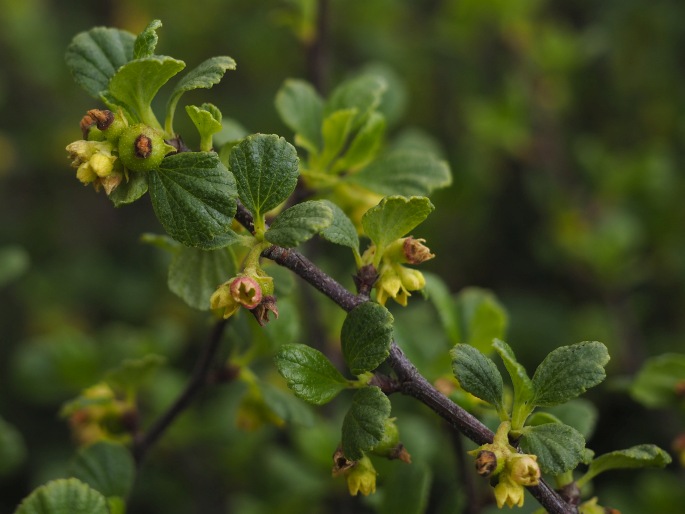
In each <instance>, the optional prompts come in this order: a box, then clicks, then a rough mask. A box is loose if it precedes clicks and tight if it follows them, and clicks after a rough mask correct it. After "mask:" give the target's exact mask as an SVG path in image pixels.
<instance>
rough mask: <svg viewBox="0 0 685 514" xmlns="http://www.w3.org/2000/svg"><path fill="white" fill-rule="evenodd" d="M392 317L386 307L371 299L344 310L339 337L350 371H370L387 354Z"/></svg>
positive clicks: (391, 334)
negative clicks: (345, 312) (346, 311)
mask: <svg viewBox="0 0 685 514" xmlns="http://www.w3.org/2000/svg"><path fill="white" fill-rule="evenodd" d="M393 321H394V319H393V317H392V314H390V311H389V310H388V309H386V308H385V307H383V306H382V305H379V304H377V303H373V302H364V303H362V304H361V305H358V306H357V307H355V308H354V309H352V310H351V311H350V312H349V313H348V314H347V317H346V318H345V321H344V322H343V326H342V333H341V335H340V339H341V342H342V352H343V356H344V357H345V362H347V365H348V367H349V368H350V371H352V373H353V374H355V375H361V374H362V373H366V372H367V371H373V370H374V369H376V368H377V367H378V366H380V364H381V363H382V362H383V361H385V359H387V358H388V355H390V343H391V342H392V337H393V328H392V324H393Z"/></svg>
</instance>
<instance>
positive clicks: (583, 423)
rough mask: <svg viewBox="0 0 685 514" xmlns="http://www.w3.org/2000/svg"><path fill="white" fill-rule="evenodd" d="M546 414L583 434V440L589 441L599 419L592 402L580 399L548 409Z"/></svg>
mask: <svg viewBox="0 0 685 514" xmlns="http://www.w3.org/2000/svg"><path fill="white" fill-rule="evenodd" d="M548 412H549V413H550V414H552V415H553V416H555V417H556V418H558V419H559V421H561V422H562V423H564V424H566V425H569V426H572V427H573V428H575V429H576V430H577V431H578V432H580V433H581V434H583V437H584V438H585V439H589V438H590V436H591V435H592V433H593V432H594V430H595V424H596V423H597V418H598V417H599V413H598V412H597V407H595V405H594V404H593V403H592V402H589V401H588V400H585V399H582V398H576V399H574V400H571V401H570V402H566V403H564V404H561V405H556V406H554V407H550V408H549V409H548Z"/></svg>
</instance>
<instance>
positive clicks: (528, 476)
mask: <svg viewBox="0 0 685 514" xmlns="http://www.w3.org/2000/svg"><path fill="white" fill-rule="evenodd" d="M510 426H511V425H510V423H509V422H503V423H502V424H501V425H500V426H499V428H498V429H497V433H496V434H495V437H494V440H493V442H492V443H489V444H484V445H482V446H480V447H479V448H477V449H475V450H473V451H471V452H469V453H470V454H471V455H474V456H475V457H476V471H477V472H478V474H479V475H480V476H482V477H488V478H492V479H493V481H496V484H495V500H496V501H497V507H499V508H500V509H501V508H502V507H504V505H507V506H508V507H514V506H518V507H522V506H523V497H524V492H525V489H524V488H525V487H530V486H534V485H538V484H539V483H540V466H539V465H538V463H537V455H529V454H522V453H518V452H517V450H516V448H514V447H513V446H511V445H510V444H509V439H508V435H509V429H510Z"/></svg>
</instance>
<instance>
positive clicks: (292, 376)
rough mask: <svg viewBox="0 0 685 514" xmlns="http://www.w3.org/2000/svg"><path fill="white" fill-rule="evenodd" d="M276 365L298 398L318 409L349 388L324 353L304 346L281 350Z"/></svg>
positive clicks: (288, 346) (283, 347)
mask: <svg viewBox="0 0 685 514" xmlns="http://www.w3.org/2000/svg"><path fill="white" fill-rule="evenodd" d="M275 361H276V367H277V368H278V372H279V373H280V374H281V375H283V378H285V380H286V382H287V383H288V387H289V388H290V389H292V390H293V392H294V393H295V396H297V397H298V398H301V399H302V400H304V401H306V402H309V403H313V404H314V405H323V404H325V403H328V402H330V401H331V400H332V399H333V398H335V397H336V396H337V395H338V393H339V392H340V391H342V390H343V389H345V388H346V387H347V385H348V381H347V380H346V379H345V377H343V376H342V374H341V373H340V372H339V371H338V370H337V369H336V368H335V366H333V364H331V361H329V360H328V359H327V358H326V356H325V355H324V354H323V353H321V352H320V351H318V350H315V349H314V348H311V347H309V346H307V345H304V344H285V345H283V346H281V348H280V350H279V351H278V353H277V354H276V357H275Z"/></svg>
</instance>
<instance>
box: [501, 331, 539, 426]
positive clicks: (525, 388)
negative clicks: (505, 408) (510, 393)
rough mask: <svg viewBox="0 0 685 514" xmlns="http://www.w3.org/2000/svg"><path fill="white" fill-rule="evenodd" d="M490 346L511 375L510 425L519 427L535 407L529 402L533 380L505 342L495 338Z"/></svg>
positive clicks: (531, 397) (531, 396)
mask: <svg viewBox="0 0 685 514" xmlns="http://www.w3.org/2000/svg"><path fill="white" fill-rule="evenodd" d="M492 347H493V348H494V349H495V351H496V352H497V353H498V354H499V356H500V358H501V359H502V362H504V367H505V368H507V372H508V373H509V376H510V377H511V383H512V385H513V386H514V406H513V409H512V427H513V428H515V429H519V428H521V427H522V426H523V423H524V422H525V420H526V418H527V417H528V415H529V414H530V413H531V412H532V410H533V408H534V407H535V406H534V404H532V403H531V400H532V399H533V391H534V390H533V382H532V381H531V380H530V378H529V377H528V373H527V372H526V368H524V367H523V366H522V365H521V364H519V362H518V361H517V360H516V356H515V355H514V351H513V350H512V349H511V347H510V346H509V345H508V344H507V343H505V342H504V341H501V340H499V339H496V340H495V342H494V343H493V344H492Z"/></svg>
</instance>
